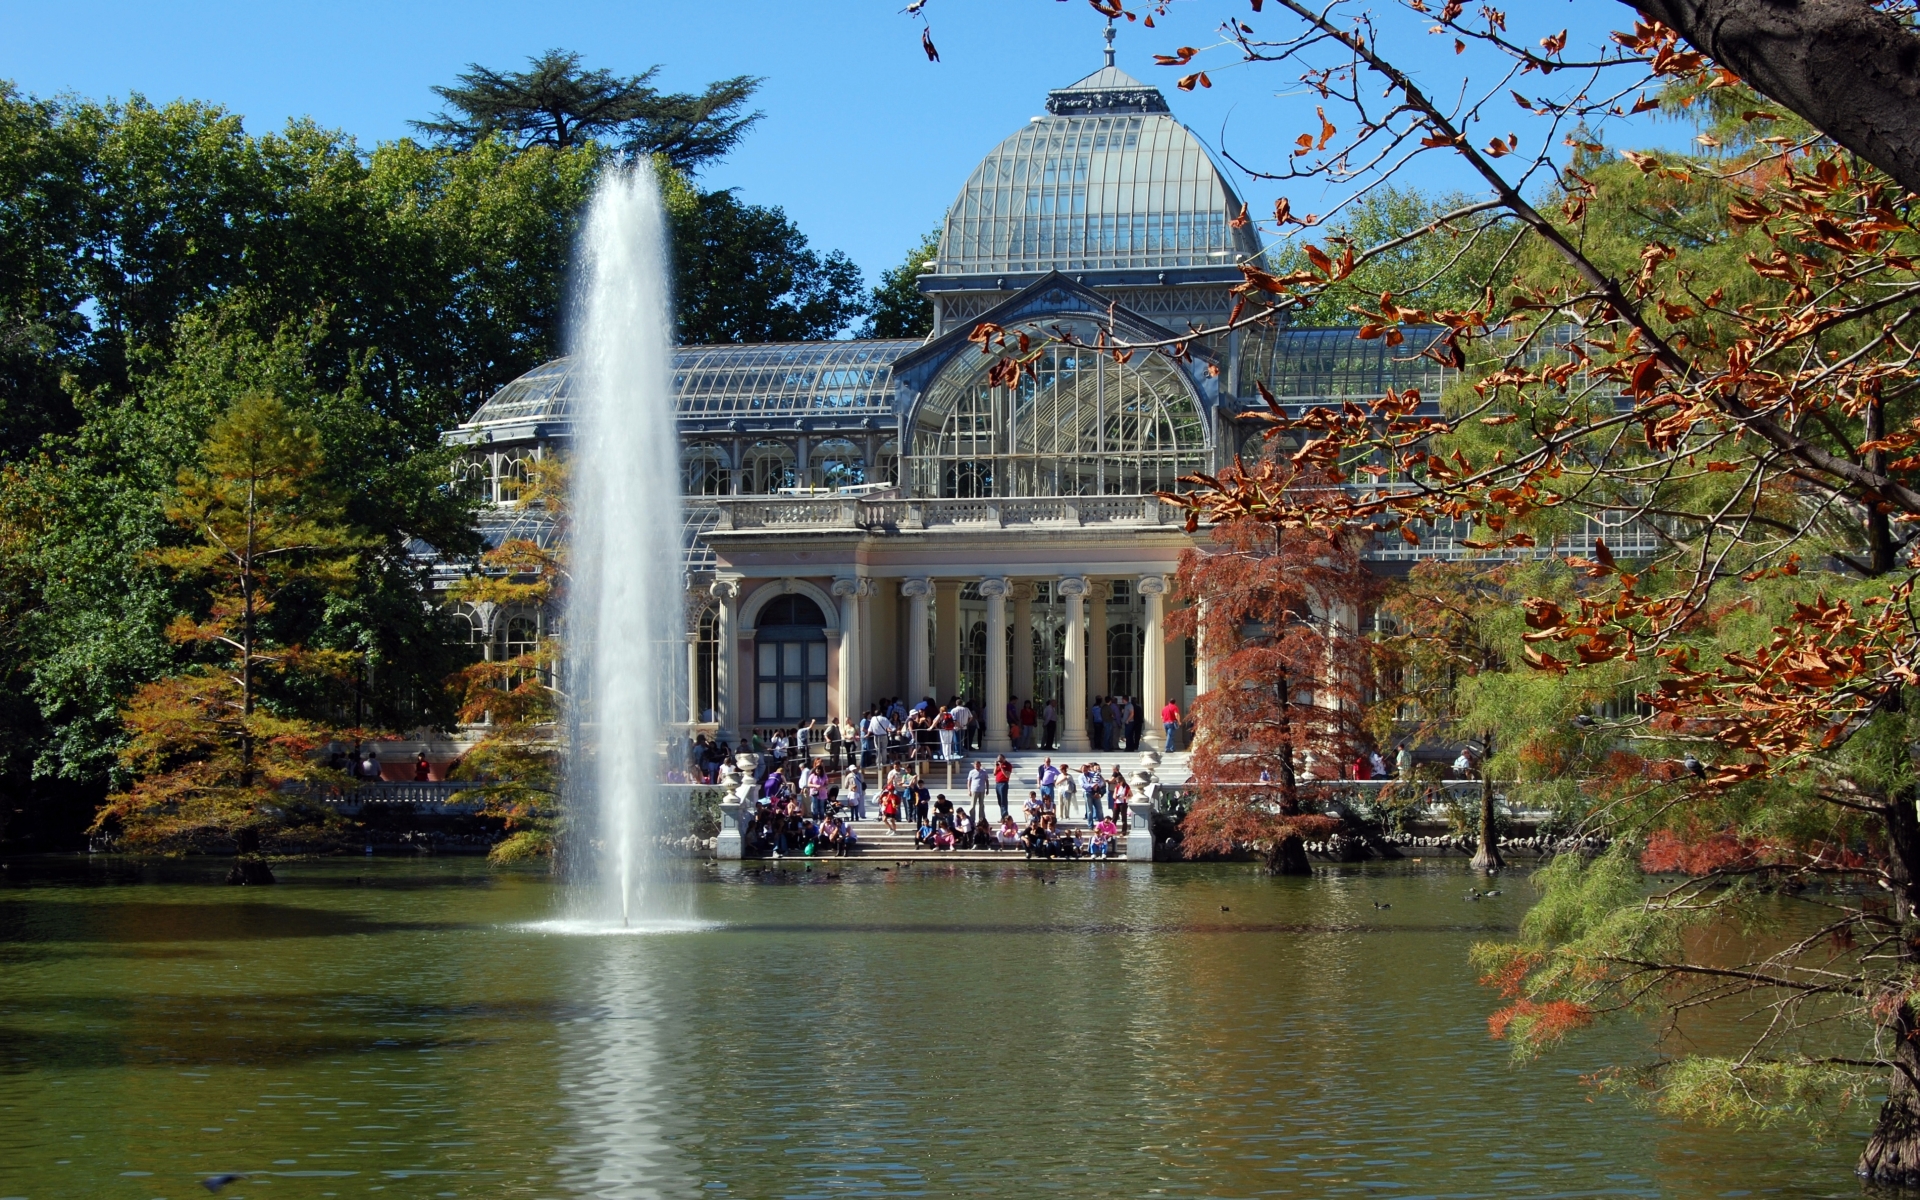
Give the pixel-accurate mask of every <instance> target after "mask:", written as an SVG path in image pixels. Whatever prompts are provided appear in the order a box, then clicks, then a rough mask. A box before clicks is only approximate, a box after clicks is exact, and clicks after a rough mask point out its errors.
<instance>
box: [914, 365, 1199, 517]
mask: <svg viewBox="0 0 1920 1200" xmlns="http://www.w3.org/2000/svg"><path fill="white" fill-rule="evenodd" d="M1085 337H1086V339H1087V340H1088V341H1092V340H1093V337H1094V331H1093V330H1092V329H1091V328H1089V329H1087V330H1086V333H1085ZM991 365H992V364H991V361H988V362H987V363H981V362H980V361H979V356H974V357H973V358H966V357H962V358H958V359H956V360H954V362H953V363H951V364H949V366H948V367H947V368H946V369H945V370H943V371H942V372H941V374H940V376H939V377H938V378H936V379H935V380H934V383H933V385H932V386H931V387H930V388H929V389H928V390H927V398H926V400H925V402H924V403H923V404H922V405H921V408H920V410H919V412H918V413H917V415H916V416H915V418H914V443H913V486H914V490H915V492H916V493H917V494H919V495H923V496H1085V495H1125V496H1140V495H1148V494H1151V493H1153V492H1156V491H1172V490H1174V489H1175V488H1176V487H1177V486H1178V480H1179V478H1180V477H1181V476H1183V475H1189V474H1192V473H1193V472H1195V471H1198V470H1201V469H1203V468H1204V466H1205V463H1206V450H1207V435H1206V428H1205V425H1204V423H1203V422H1202V420H1201V417H1200V411H1199V408H1198V406H1197V405H1196V404H1195V402H1194V396H1193V391H1192V388H1191V387H1190V386H1189V385H1188V384H1187V382H1186V381H1185V379H1183V378H1182V377H1181V374H1180V369H1179V367H1177V366H1176V365H1175V364H1174V363H1173V362H1172V361H1171V360H1170V359H1168V358H1167V357H1166V356H1165V355H1164V354H1159V353H1143V354H1139V355H1137V356H1136V357H1134V358H1133V359H1131V360H1129V361H1128V362H1125V363H1116V362H1114V361H1113V359H1112V357H1111V356H1109V355H1105V354H1097V353H1095V352H1094V351H1092V350H1090V349H1087V348H1085V347H1078V346H1069V345H1053V346H1049V347H1047V348H1046V349H1045V350H1043V351H1041V353H1040V357H1039V358H1038V359H1036V360H1035V362H1034V365H1033V373H1031V374H1023V375H1022V376H1021V377H1020V382H1019V384H1018V385H1017V386H1015V387H1012V388H1006V387H996V386H991V385H989V384H988V383H987V370H988V368H989V367H990V366H991Z"/></svg>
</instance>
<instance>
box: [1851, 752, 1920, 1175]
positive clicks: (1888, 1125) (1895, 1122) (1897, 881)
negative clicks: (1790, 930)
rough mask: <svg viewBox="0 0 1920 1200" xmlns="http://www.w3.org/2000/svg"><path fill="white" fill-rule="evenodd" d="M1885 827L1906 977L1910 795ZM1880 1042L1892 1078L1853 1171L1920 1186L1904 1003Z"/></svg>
mask: <svg viewBox="0 0 1920 1200" xmlns="http://www.w3.org/2000/svg"><path fill="white" fill-rule="evenodd" d="M1884 816H1885V819H1886V823H1887V860H1888V861H1887V875H1888V880H1887V882H1888V884H1889V885H1890V886H1891V887H1892V888H1893V913H1894V917H1895V919H1896V920H1898V921H1899V922H1900V924H1901V926H1902V932H1903V934H1904V936H1902V937H1901V938H1900V939H1899V940H1898V941H1897V943H1896V944H1897V945H1898V946H1899V947H1900V956H1901V958H1902V959H1904V960H1905V961H1904V963H1903V964H1902V965H1903V966H1904V967H1905V968H1906V970H1905V971H1903V972H1902V977H1909V976H1910V974H1911V972H1912V970H1913V967H1914V965H1915V960H1916V958H1920V955H1916V953H1915V951H1914V939H1915V937H1916V935H1917V934H1920V931H1916V930H1915V928H1914V911H1915V899H1916V896H1915V885H1916V880H1915V874H1916V873H1915V870H1914V867H1915V866H1916V865H1917V864H1920V814H1917V813H1916V812H1915V809H1914V794H1913V792H1912V791H1911V790H1910V789H1909V790H1904V791H1900V792H1896V793H1895V794H1894V796H1893V797H1892V798H1891V800H1890V802H1889V803H1888V805H1887V807H1886V809H1885V810H1884ZM1880 1036H1881V1039H1882V1044H1883V1045H1885V1046H1887V1047H1888V1048H1889V1050H1890V1052H1891V1054H1892V1057H1893V1077H1892V1079H1891V1080H1889V1081H1888V1084H1887V1101H1886V1103H1885V1104H1882V1105H1881V1106H1880V1118H1879V1120H1877V1121H1876V1122H1874V1126H1873V1136H1871V1137H1869V1138H1868V1139H1867V1148H1866V1150H1864V1151H1862V1152H1861V1155H1860V1162H1859V1165H1858V1166H1856V1167H1855V1168H1854V1170H1855V1171H1856V1172H1857V1173H1858V1174H1859V1175H1860V1176H1861V1178H1863V1179H1867V1180H1871V1181H1872V1182H1874V1183H1879V1184H1886V1185H1889V1186H1892V1187H1916V1186H1920V1021H1916V1019H1915V1016H1914V1011H1913V1006H1912V1005H1911V1004H1908V1003H1907V1002H1906V1000H1905V999H1901V1000H1900V1001H1899V1002H1898V1003H1897V1004H1894V1005H1892V1011H1891V1013H1890V1014H1889V1015H1888V1016H1887V1017H1886V1018H1885V1020H1884V1022H1883V1024H1882V1025H1881V1029H1880Z"/></svg>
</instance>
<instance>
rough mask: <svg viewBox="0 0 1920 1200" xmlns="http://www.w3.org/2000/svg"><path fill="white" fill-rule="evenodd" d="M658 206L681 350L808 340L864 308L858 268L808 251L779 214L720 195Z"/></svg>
mask: <svg viewBox="0 0 1920 1200" xmlns="http://www.w3.org/2000/svg"><path fill="white" fill-rule="evenodd" d="M667 203H668V213H669V216H670V217H671V218H672V227H673V282H674V287H673V299H674V308H675V311H676V313H677V316H678V320H679V328H678V330H677V331H676V333H677V337H678V339H679V341H680V343H681V344H683V345H699V344H706V343H716V342H804V341H818V340H821V339H825V338H831V337H834V336H836V335H838V334H839V333H840V331H841V330H843V329H845V328H846V327H847V325H848V324H849V323H850V322H852V321H853V319H854V318H856V317H858V316H860V315H861V314H862V313H863V312H865V311H866V303H865V298H864V297H863V296H862V295H861V292H862V291H863V288H862V281H861V278H860V268H859V267H856V266H854V264H853V261H852V260H851V259H849V258H848V257H847V256H846V255H844V254H842V253H841V252H840V251H838V250H831V251H828V252H827V253H825V254H821V253H819V252H817V251H815V250H813V249H812V248H810V247H809V246H808V245H807V238H806V235H805V234H803V233H801V232H800V230H799V229H798V228H797V227H796V226H795V225H794V224H793V222H791V221H789V220H788V219H787V214H786V213H785V212H783V211H782V210H780V209H778V208H770V207H765V206H762V205H758V204H742V203H741V202H740V201H739V200H738V199H736V198H735V197H734V195H733V193H732V192H729V191H720V192H691V191H690V190H689V192H688V193H687V194H683V195H680V196H676V195H674V194H673V193H671V192H670V193H669V194H668V196H667Z"/></svg>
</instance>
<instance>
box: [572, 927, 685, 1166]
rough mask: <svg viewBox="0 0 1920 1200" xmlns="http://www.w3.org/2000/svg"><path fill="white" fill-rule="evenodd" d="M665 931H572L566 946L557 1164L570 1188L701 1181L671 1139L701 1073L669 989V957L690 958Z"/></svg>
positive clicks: (672, 961)
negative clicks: (691, 1065)
mask: <svg viewBox="0 0 1920 1200" xmlns="http://www.w3.org/2000/svg"><path fill="white" fill-rule="evenodd" d="M672 940H673V939H672V938H671V936H668V937H658V938H653V937H641V938H619V937H575V938H570V939H568V942H567V944H566V946H565V948H564V954H565V957H566V959H567V962H568V968H567V973H568V976H569V979H568V985H569V986H568V988H567V991H568V993H569V994H570V995H571V996H572V997H574V998H575V999H576V1000H577V1003H578V1006H579V1009H578V1012H577V1014H576V1015H574V1016H572V1017H569V1018H565V1019H563V1020H561V1021H560V1022H559V1025H558V1028H557V1030H556V1032H557V1034H558V1040H559V1043H560V1061H559V1066H560V1079H559V1087H560V1104H561V1107H562V1108H563V1109H564V1110H565V1112H566V1120H565V1124H564V1127H565V1129H566V1130H567V1135H568V1137H567V1140H566V1141H565V1142H564V1143H563V1144H562V1145H560V1146H559V1147H558V1148H557V1149H556V1151H555V1156H554V1165H555V1167H556V1168H557V1169H558V1172H559V1177H560V1181H561V1183H562V1185H563V1186H564V1187H566V1188H567V1190H568V1191H570V1192H573V1193H574V1194H576V1195H581V1196H593V1197H600V1198H604V1200H641V1198H644V1197H653V1196H668V1195H684V1194H686V1193H687V1192H689V1191H692V1190H694V1188H695V1187H697V1186H698V1181H697V1179H696V1178H695V1175H694V1170H695V1168H694V1165H693V1164H692V1163H691V1162H690V1161H689V1160H688V1159H687V1157H686V1155H685V1154H684V1153H683V1152H682V1151H681V1150H680V1149H679V1148H678V1147H677V1146H676V1145H675V1143H674V1138H675V1136H676V1133H678V1132H679V1131H680V1130H681V1129H682V1128H683V1126H682V1124H681V1119H682V1118H681V1116H680V1114H685V1113H688V1112H691V1111H695V1110H697V1108H698V1098H697V1089H698V1082H697V1080H696V1079H695V1078H694V1076H693V1074H692V1072H691V1071H689V1070H688V1069H687V1066H688V1059H687V1057H686V1056H685V1054H684V1051H683V1047H684V1045H685V1041H686V1037H687V1031H686V1030H685V1029H683V1028H679V1027H678V1026H679V1025H680V1023H681V1020H682V1016H681V1014H680V1011H679V1007H680V1006H679V1005H677V1004H676V1003H674V1002H673V999H672V998H671V996H670V995H669V987H668V980H669V979H671V978H672V973H673V971H674V969H675V966H676V964H678V965H679V967H680V969H685V968H686V966H687V965H689V964H687V963H685V962H683V961H681V960H682V958H683V956H681V955H679V954H676V953H675V952H674V947H673V946H672V945H671V944H670V943H671V941H672Z"/></svg>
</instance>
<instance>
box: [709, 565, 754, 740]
mask: <svg viewBox="0 0 1920 1200" xmlns="http://www.w3.org/2000/svg"><path fill="white" fill-rule="evenodd" d="M707 594H708V595H710V596H712V597H713V598H714V599H715V600H718V601H719V602H720V616H719V618H718V620H716V621H715V622H714V630H713V632H714V636H715V639H716V643H717V644H716V645H715V646H714V672H715V674H717V675H718V676H719V678H718V679H716V680H715V681H714V694H713V707H714V714H713V719H714V722H715V723H716V724H717V725H719V727H720V728H719V729H718V730H717V731H716V733H715V736H716V737H718V738H719V739H720V740H721V741H724V742H729V743H732V744H733V745H735V746H738V745H739V744H740V700H741V694H742V689H743V688H744V687H745V686H746V685H745V683H744V682H743V681H742V680H741V674H742V673H741V671H740V662H739V652H740V648H739V647H738V646H736V645H735V644H734V642H735V639H736V638H737V637H738V636H739V635H738V633H737V632H736V631H737V630H738V628H739V625H740V605H739V600H740V585H739V584H738V583H737V582H735V581H734V580H731V579H716V580H714V581H713V585H712V586H711V587H709V588H708V589H707ZM748 654H749V655H751V654H752V651H751V650H749V651H748Z"/></svg>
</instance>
